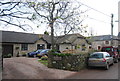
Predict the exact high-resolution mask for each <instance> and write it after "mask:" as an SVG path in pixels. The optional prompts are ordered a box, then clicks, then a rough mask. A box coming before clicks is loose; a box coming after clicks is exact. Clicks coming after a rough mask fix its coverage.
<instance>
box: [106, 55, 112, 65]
mask: <svg viewBox="0 0 120 81" xmlns="http://www.w3.org/2000/svg"><path fill="white" fill-rule="evenodd" d="M105 58H106V59H107V60H108V62H109V64H112V63H113V57H111V56H110V54H109V53H106V56H105Z"/></svg>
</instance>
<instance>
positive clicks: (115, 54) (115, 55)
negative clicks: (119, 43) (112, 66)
mask: <svg viewBox="0 0 120 81" xmlns="http://www.w3.org/2000/svg"><path fill="white" fill-rule="evenodd" d="M101 51H102V52H108V53H109V54H110V56H112V57H113V59H114V62H116V63H117V62H118V59H119V58H120V55H119V50H118V48H116V47H113V46H104V47H102V49H101Z"/></svg>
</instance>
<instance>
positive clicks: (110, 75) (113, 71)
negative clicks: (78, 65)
mask: <svg viewBox="0 0 120 81" xmlns="http://www.w3.org/2000/svg"><path fill="white" fill-rule="evenodd" d="M119 63H120V62H119ZM119 63H115V64H114V65H113V66H110V69H109V70H104V68H90V69H84V70H81V71H80V72H78V73H76V74H75V75H72V76H69V77H67V78H66V79H118V76H119V73H118V71H119V70H118V69H119V66H120V64H119ZM119 78H120V76H119Z"/></svg>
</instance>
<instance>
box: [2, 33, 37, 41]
mask: <svg viewBox="0 0 120 81" xmlns="http://www.w3.org/2000/svg"><path fill="white" fill-rule="evenodd" d="M0 34H2V36H0V39H2V42H3V43H35V42H36V41H37V40H39V37H38V35H37V34H30V33H21V32H13V31H0ZM0 42H1V41H0Z"/></svg>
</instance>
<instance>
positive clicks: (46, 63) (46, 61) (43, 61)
mask: <svg viewBox="0 0 120 81" xmlns="http://www.w3.org/2000/svg"><path fill="white" fill-rule="evenodd" d="M38 61H39V62H41V63H42V64H44V65H45V66H47V65H48V60H41V59H39V60H38Z"/></svg>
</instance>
